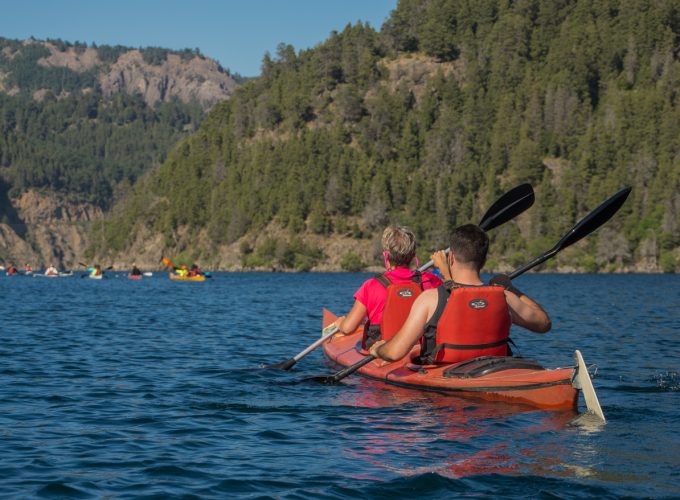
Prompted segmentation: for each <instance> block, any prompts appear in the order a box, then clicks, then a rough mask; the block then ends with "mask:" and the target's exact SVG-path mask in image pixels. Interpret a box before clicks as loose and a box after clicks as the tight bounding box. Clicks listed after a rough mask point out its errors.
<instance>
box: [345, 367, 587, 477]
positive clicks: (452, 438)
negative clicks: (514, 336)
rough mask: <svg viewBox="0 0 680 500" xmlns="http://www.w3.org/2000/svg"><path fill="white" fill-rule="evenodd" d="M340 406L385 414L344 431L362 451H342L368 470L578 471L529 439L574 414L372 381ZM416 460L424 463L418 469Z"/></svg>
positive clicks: (459, 473) (456, 473) (451, 473)
mask: <svg viewBox="0 0 680 500" xmlns="http://www.w3.org/2000/svg"><path fill="white" fill-rule="evenodd" d="M337 401H338V404H340V405H344V406H352V407H357V408H373V409H382V410H384V411H385V413H383V412H379V413H378V412H376V413H370V414H366V415H364V416H362V418H361V419H359V420H358V421H357V422H354V423H353V425H352V426H351V427H350V428H349V429H347V431H348V432H351V433H352V434H353V436H354V437H355V438H360V439H357V440H358V441H359V442H358V446H357V445H354V446H351V447H348V448H347V449H345V450H344V452H345V453H346V455H347V457H348V458H349V459H351V460H354V461H356V462H365V463H366V464H367V465H368V466H369V467H368V468H369V469H375V470H376V471H379V470H380V469H384V470H387V471H389V472H392V473H396V474H399V475H404V476H412V475H419V474H426V473H437V474H440V475H442V476H445V477H449V478H460V477H465V476H472V475H478V474H492V473H496V474H513V475H523V474H539V475H545V474H557V475H560V476H564V475H569V474H570V471H574V470H576V467H575V468H573V469H570V468H569V467H566V466H565V464H564V463H563V457H564V456H565V455H566V454H565V451H566V450H560V449H559V448H556V447H555V446H551V447H550V449H549V450H546V449H545V447H543V446H541V445H540V444H534V441H535V440H533V439H531V436H532V435H536V436H540V435H541V434H543V433H555V432H559V431H562V430H564V429H565V428H566V427H567V425H569V424H570V422H572V421H573V419H574V418H575V417H577V415H578V413H577V412H575V411H560V412H543V411H537V410H536V409H535V408H530V407H527V406H523V405H514V404H507V403H498V402H473V401H470V400H469V399H464V398H458V397H455V396H450V395H444V394H439V393H430V392H420V391H415V390H411V389H405V388H401V387H392V386H390V387H389V388H386V387H385V386H384V385H383V384H381V383H380V382H375V381H368V380H362V381H361V382H360V383H359V382H358V383H357V388H356V390H355V391H353V392H351V393H348V392H341V393H339V394H338V396H337ZM519 415H523V418H517V419H515V420H516V421H517V422H520V423H521V425H520V426H517V425H512V424H511V423H510V422H509V420H511V419H513V417H517V416H519ZM357 429H361V431H360V433H357ZM592 430H594V427H591V431H592ZM336 432H341V431H338V430H337V429H336ZM414 457H417V461H418V462H424V463H425V465H413V462H414ZM359 469H361V467H360V468H359ZM374 474H375V473H374ZM358 477H361V478H363V479H366V478H368V477H370V476H367V475H360V476H358ZM373 478H374V479H379V478H380V475H378V476H374V477H373Z"/></svg>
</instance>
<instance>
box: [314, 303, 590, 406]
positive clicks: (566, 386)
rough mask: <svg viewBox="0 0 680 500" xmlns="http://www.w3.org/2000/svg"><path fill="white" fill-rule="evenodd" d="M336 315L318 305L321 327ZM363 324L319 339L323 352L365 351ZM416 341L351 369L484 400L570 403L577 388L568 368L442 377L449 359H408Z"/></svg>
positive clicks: (342, 360)
mask: <svg viewBox="0 0 680 500" xmlns="http://www.w3.org/2000/svg"><path fill="white" fill-rule="evenodd" d="M335 318H336V316H335V315H334V314H333V313H331V312H330V311H328V310H326V309H324V314H323V325H324V327H325V326H327V325H329V324H330V323H332V322H333V321H335ZM362 333H363V328H361V327H360V328H359V329H358V330H357V331H355V332H353V333H352V334H350V335H346V336H342V337H338V336H336V337H334V338H332V339H331V340H329V341H328V342H325V343H324V344H323V348H324V353H325V354H326V356H327V357H328V358H329V359H331V360H332V361H334V362H335V363H337V364H339V365H341V366H343V367H346V366H350V365H353V364H354V363H356V362H358V361H360V360H361V359H363V358H364V357H365V355H364V354H362V353H361V352H360V351H359V350H358V349H359V348H360V343H361V335H362ZM419 350H420V347H419V346H416V347H414V348H413V350H412V351H411V352H410V353H409V355H408V356H406V357H405V358H404V359H402V360H400V361H396V362H394V363H387V362H385V361H382V360H375V361H372V362H371V363H369V364H367V365H365V366H364V367H362V368H360V369H359V371H358V372H357V373H360V374H361V375H363V376H365V377H368V378H372V379H376V380H380V381H382V382H385V383H388V384H392V385H397V386H401V387H408V388H413V389H420V390H428V391H436V392H440V393H448V394H452V395H456V396H466V397H473V398H478V399H484V400H487V401H505V402H513V403H521V404H528V405H531V406H534V407H538V408H544V409H556V410H557V409H560V410H561V409H575V408H576V406H577V402H578V391H577V390H576V389H575V388H574V387H573V386H572V383H571V381H572V375H573V373H574V369H573V368H556V369H552V370H533V369H526V368H519V369H509V370H503V371H500V372H496V373H491V374H488V375H484V376H481V377H476V378H455V377H445V376H444V371H445V370H446V369H448V368H450V367H452V366H454V365H441V366H421V365H415V364H413V363H412V362H411V360H412V359H413V358H415V357H416V356H418V354H419Z"/></svg>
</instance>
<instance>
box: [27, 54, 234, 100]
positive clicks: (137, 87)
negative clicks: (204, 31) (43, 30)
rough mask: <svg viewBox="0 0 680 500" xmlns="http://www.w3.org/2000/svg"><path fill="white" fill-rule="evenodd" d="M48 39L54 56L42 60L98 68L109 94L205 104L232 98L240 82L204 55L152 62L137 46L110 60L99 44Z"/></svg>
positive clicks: (45, 63)
mask: <svg viewBox="0 0 680 500" xmlns="http://www.w3.org/2000/svg"><path fill="white" fill-rule="evenodd" d="M33 43H44V45H45V47H46V48H48V49H49V51H50V56H49V57H44V58H41V59H39V60H38V64H40V65H42V66H51V67H67V68H69V69H72V70H74V71H79V72H82V71H89V70H97V72H98V81H99V84H100V85H101V88H102V91H103V93H104V95H105V96H110V95H113V94H117V93H120V92H125V93H128V94H141V95H142V96H143V97H144V100H145V101H146V102H147V104H150V105H153V104H155V103H156V102H158V101H169V100H170V99H173V98H177V99H179V100H181V101H184V102H189V101H192V100H196V101H198V102H199V103H200V104H201V105H202V106H203V107H204V108H209V107H210V106H212V105H213V104H215V102H217V101H219V100H221V99H226V98H228V97H229V96H230V95H231V94H232V93H233V92H234V89H235V88H236V86H237V83H236V81H235V80H234V78H233V77H232V76H231V75H230V74H229V73H228V72H227V71H226V70H224V69H223V68H222V67H221V66H220V65H219V64H218V63H217V62H216V61H214V60H212V59H207V58H204V57H200V56H194V57H193V58H191V59H188V60H186V59H183V58H182V57H181V56H180V55H178V54H173V53H171V52H169V53H168V54H167V56H166V57H165V60H163V61H161V62H160V63H159V64H149V63H147V62H146V61H145V60H144V56H143V54H142V53H141V52H140V51H139V50H137V49H131V50H128V51H126V52H124V53H122V54H121V55H120V56H119V57H118V59H117V60H116V61H115V62H113V63H111V64H109V63H106V64H105V63H104V62H102V61H101V60H100V58H99V55H98V51H97V49H95V48H86V49H81V50H76V49H75V48H74V47H70V48H67V49H65V50H59V48H58V47H56V46H55V45H54V44H52V43H49V42H33Z"/></svg>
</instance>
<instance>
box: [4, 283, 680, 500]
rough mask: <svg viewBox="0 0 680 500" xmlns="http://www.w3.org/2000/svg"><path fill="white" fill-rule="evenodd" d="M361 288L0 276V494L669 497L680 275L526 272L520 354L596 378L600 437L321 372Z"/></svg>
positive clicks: (555, 416) (517, 412) (560, 419)
mask: <svg viewBox="0 0 680 500" xmlns="http://www.w3.org/2000/svg"><path fill="white" fill-rule="evenodd" d="M368 276H370V275H367V274H257V273H255V274H238V273H237V274H217V275H215V276H214V278H213V279H212V280H209V281H206V282H205V283H173V282H170V281H169V280H168V278H167V276H166V275H157V276H154V277H153V278H150V279H144V280H142V281H139V282H137V281H132V280H128V279H125V276H124V275H123V274H120V275H118V276H117V275H116V274H115V273H109V274H108V275H107V278H106V279H104V280H102V281H94V280H89V279H79V278H78V276H75V277H73V278H65V279H36V278H26V277H12V278H8V277H4V276H3V277H2V278H0V297H1V299H2V300H0V318H1V319H0V377H1V379H0V380H1V382H2V383H1V385H0V497H2V498H12V497H14V498H25V497H34V496H40V497H58V498H88V497H93V498H98V497H103V496H113V497H117V498H120V497H150V496H156V497H172V496H183V497H184V496H191V495H195V496H197V497H202V498H211V497H212V498H225V497H229V496H235V497H240V498H264V497H276V498H356V497H364V498H375V497H382V496H384V497H394V496H404V497H414V498H415V497H422V498H427V497H430V498H442V496H443V495H448V497H451V496H453V495H455V496H459V495H460V496H463V495H465V496H473V497H487V496H488V497H496V498H526V497H545V498H574V497H582V498H590V497H617V498H618V497H625V496H630V497H657V498H658V497H669V498H670V497H678V496H680V458H679V456H678V455H679V453H678V450H680V433H679V432H678V430H679V427H678V426H679V422H680V377H679V376H678V372H679V371H680V369H679V364H680V277H678V276H671V275H662V276H654V275H611V276H596V275H527V276H523V277H522V278H520V279H519V280H517V285H518V286H520V288H522V289H524V290H525V291H526V292H528V293H530V294H531V295H533V296H534V297H535V298H536V299H537V300H538V301H539V302H541V303H542V304H544V305H545V306H546V308H547V309H548V310H549V312H550V314H551V316H552V318H553V325H554V327H553V330H552V331H551V332H550V333H549V334H547V335H546V336H539V335H534V334H530V333H528V332H523V331H515V332H514V334H513V337H514V339H515V342H516V343H517V344H518V346H519V348H520V350H521V353H522V354H523V355H524V356H527V357H532V358H535V359H537V360H539V361H540V362H542V363H543V364H544V365H546V366H550V367H556V366H570V365H571V363H572V354H573V350H574V349H580V350H581V351H582V352H583V354H584V356H585V359H586V362H587V363H588V364H592V365H597V377H596V379H595V386H596V389H597V391H598V394H599V397H600V401H601V403H602V406H603V408H604V411H605V413H606V416H607V418H608V422H607V424H606V425H604V426H598V425H596V424H593V423H589V422H587V421H586V422H582V423H581V424H580V425H574V424H573V423H570V422H571V421H572V420H573V419H574V417H576V414H575V413H574V412H542V411H528V410H527V409H526V408H523V407H518V406H514V405H506V404H493V403H481V402H478V401H471V400H464V399H458V398H455V397H447V396H441V395H438V394H431V393H424V392H417V391H411V390H407V389H395V388H392V387H387V386H384V385H381V384H380V383H377V382H370V381H367V380H365V379H361V378H359V377H356V376H354V377H350V378H348V379H346V380H345V381H344V382H343V383H342V384H340V385H337V386H323V385H318V384H314V383H312V382H302V380H303V379H304V378H305V377H307V376H311V375H318V374H324V373H330V372H331V370H332V367H331V366H330V365H329V364H327V362H326V361H325V360H324V358H323V356H322V354H321V353H320V352H315V353H313V354H312V355H310V356H309V357H307V358H305V359H304V360H302V361H301V362H300V363H298V365H296V366H295V368H294V369H293V370H291V371H290V372H283V371H275V370H266V369H262V368H259V367H260V366H262V365H263V364H265V363H272V362H277V361H283V360H285V359H287V358H290V357H291V356H293V355H294V354H296V353H297V352H299V351H300V350H302V349H303V348H304V347H306V346H307V345H309V344H310V343H311V342H313V341H314V340H315V339H316V338H317V337H318V335H319V334H320V326H321V307H322V306H326V307H328V308H329V309H331V310H333V311H335V312H345V311H347V310H348V309H349V307H350V306H351V301H352V299H351V296H352V293H353V292H354V290H355V289H356V288H357V287H358V286H359V285H360V284H361V283H362V282H363V280H364V279H366V278H367V277H368Z"/></svg>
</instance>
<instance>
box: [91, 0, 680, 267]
mask: <svg viewBox="0 0 680 500" xmlns="http://www.w3.org/2000/svg"><path fill="white" fill-rule="evenodd" d="M679 54H680V8H679V6H678V3H677V2H676V1H672V0H667V1H663V0H661V1H657V2H649V1H642V0H628V1H617V0H591V1H586V0H570V1H569V0H556V1H553V0H545V1H539V0H533V1H532V0H524V1H518V2H507V1H492V0H484V1H477V2H468V1H462V0H401V1H400V2H399V4H398V7H397V8H396V10H395V11H394V12H393V13H392V14H391V16H390V18H389V19H388V21H387V22H386V23H385V25H384V26H383V27H382V28H381V30H380V31H379V32H377V31H375V30H374V29H373V28H372V27H370V26H367V25H364V24H362V23H359V24H356V25H354V26H347V27H346V28H345V29H344V30H343V31H342V32H340V33H332V34H331V36H330V37H329V38H328V39H327V40H326V41H324V42H323V43H321V44H320V45H318V46H317V47H314V48H313V49H310V50H305V51H301V52H296V51H295V50H294V48H293V47H291V46H288V45H281V46H280V47H279V49H278V51H277V53H276V54H275V55H274V56H273V57H271V56H269V55H267V56H265V58H264V60H263V63H262V76H261V77H260V78H258V79H256V80H253V81H251V82H248V83H246V84H245V85H243V87H241V88H239V89H238V91H237V92H236V93H235V95H234V97H233V98H232V99H231V100H229V101H226V102H221V103H219V104H218V105H217V106H216V107H215V108H214V109H213V111H212V112H211V113H210V114H209V116H208V117H207V118H206V119H205V121H204V122H203V124H202V126H201V127H200V129H199V130H198V131H197V132H196V133H195V134H193V135H192V136H191V137H190V138H188V139H186V140H184V141H182V142H181V143H180V144H179V145H177V146H176V147H175V148H174V149H173V151H172V153H171V154H170V155H169V157H168V160H167V161H166V162H165V163H164V165H163V166H162V167H161V168H160V169H159V170H158V171H157V172H155V173H154V174H153V175H151V176H149V177H148V178H145V179H144V180H142V181H141V182H139V184H138V185H137V187H136V189H135V193H134V195H132V196H131V197H130V198H129V199H128V200H127V201H126V202H125V203H124V204H122V205H121V206H119V207H118V208H117V210H116V214H115V217H114V218H112V220H110V221H109V222H107V223H106V224H103V225H101V226H99V227H97V228H96V230H95V234H94V245H93V247H92V249H91V251H92V253H93V254H96V255H99V256H105V255H109V256H116V255H119V256H120V255H122V253H123V252H125V255H130V253H131V252H133V253H143V252H144V251H146V250H145V249H147V248H153V251H154V252H156V251H163V252H176V253H179V252H182V253H181V254H180V255H182V256H183V257H185V258H187V259H196V258H201V259H203V260H204V261H207V262H210V263H211V264H212V265H214V266H216V267H230V266H231V267H233V266H234V264H233V263H234V259H236V261H238V262H239V264H240V265H244V266H245V267H262V266H277V267H289V268H297V269H310V268H315V267H316V268H324V263H328V262H330V263H334V264H335V265H339V266H342V267H344V268H347V269H352V268H360V267H361V266H362V265H364V264H369V263H373V262H372V259H373V255H371V253H370V251H368V252H367V250H366V249H367V248H370V249H372V248H374V245H366V242H367V241H371V238H374V237H375V235H376V234H379V233H380V231H381V229H382V227H383V226H384V225H385V224H386V223H388V222H399V223H402V224H407V225H409V226H411V227H413V228H414V230H415V231H416V232H417V234H418V236H419V238H420V242H421V249H422V254H423V256H425V255H427V253H428V251H429V250H430V249H432V248H434V247H438V246H439V247H441V246H444V245H445V240H446V235H447V233H448V232H449V230H450V229H451V228H452V227H454V226H455V225H457V224H460V223H465V222H468V221H475V220H477V219H478V218H479V217H480V215H481V214H482V213H483V211H484V210H485V209H486V208H488V206H489V205H490V203H491V202H492V201H493V199H494V198H495V197H497V196H498V195H499V194H500V193H501V192H502V191H504V190H506V189H508V188H510V187H512V186H514V185H516V184H518V183H521V182H530V183H531V184H532V185H533V186H534V188H535V191H536V196H537V202H536V205H535V206H534V207H533V208H532V209H531V210H530V211H529V212H528V213H527V214H526V215H525V216H523V217H521V218H520V219H519V220H518V222H517V223H511V224H506V225H505V226H503V227H502V228H500V229H498V230H495V231H494V233H493V236H492V238H493V249H492V254H493V257H492V259H491V260H490V262H489V267H490V268H496V269H498V268H508V267H513V266H516V265H518V264H521V263H524V262H526V261H527V259H528V258H530V257H533V256H535V255H537V254H539V253H541V252H542V251H544V250H546V249H547V248H550V247H551V246H552V245H553V244H554V243H555V242H556V241H557V239H559V237H560V236H561V235H562V233H564V231H566V230H567V229H568V228H569V227H571V226H572V225H573V224H574V223H575V222H576V220H578V219H579V218H580V217H581V216H583V215H584V214H585V213H586V212H587V211H588V210H590V209H592V208H594V207H595V206H596V205H597V204H599V203H600V202H601V201H603V200H604V199H605V198H607V197H608V196H610V195H611V194H613V193H614V192H616V191H618V190H619V189H620V188H621V187H623V186H625V185H631V186H633V192H632V195H631V197H630V199H629V200H628V202H627V203H626V205H625V206H624V207H623V209H622V210H621V212H620V213H619V214H618V215H617V216H616V218H615V219H614V220H612V221H611V222H610V223H608V224H607V225H606V226H605V227H604V228H602V229H600V230H599V231H598V232H597V233H596V234H595V235H593V236H591V237H590V238H588V239H586V240H584V241H583V242H582V243H580V244H579V245H577V246H576V247H575V248H573V249H570V250H569V251H566V252H564V253H563V254H560V255H559V257H558V258H557V259H554V260H552V261H549V262H548V263H547V267H548V268H556V269H559V270H582V271H615V270H643V271H661V270H662V271H677V270H678V265H679V262H680V257H679V255H680V254H679V251H680V250H679V246H680V228H679V226H678V223H679V221H678V208H680V133H679V131H680V103H679V96H678V90H679V88H680V61H679V59H678V58H679ZM150 242H154V243H153V245H152V246H150V245H151V243H150ZM328 242H334V246H331V247H329V246H328V244H327V243H328ZM329 248H332V251H329ZM360 249H361V251H360ZM121 258H122V257H121Z"/></svg>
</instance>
